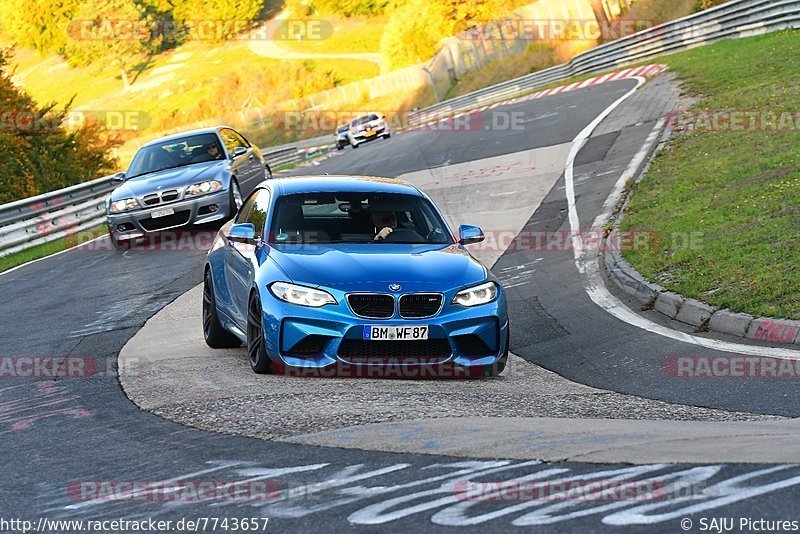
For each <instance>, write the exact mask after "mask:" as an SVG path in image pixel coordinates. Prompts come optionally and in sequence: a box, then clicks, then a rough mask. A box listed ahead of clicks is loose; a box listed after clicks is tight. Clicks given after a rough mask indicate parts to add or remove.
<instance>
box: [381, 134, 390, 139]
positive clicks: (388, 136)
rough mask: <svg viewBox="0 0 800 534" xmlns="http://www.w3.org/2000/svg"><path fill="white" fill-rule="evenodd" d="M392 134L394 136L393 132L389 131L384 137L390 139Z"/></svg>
mask: <svg viewBox="0 0 800 534" xmlns="http://www.w3.org/2000/svg"><path fill="white" fill-rule="evenodd" d="M391 136H392V134H390V133H388V134H386V135H384V136H383V138H384V139H389V138H390V137H391Z"/></svg>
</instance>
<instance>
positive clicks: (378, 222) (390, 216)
mask: <svg viewBox="0 0 800 534" xmlns="http://www.w3.org/2000/svg"><path fill="white" fill-rule="evenodd" d="M370 216H371V218H372V225H373V226H374V227H375V238H374V239H373V241H383V240H384V239H386V238H387V237H388V236H389V234H391V233H392V232H394V231H395V229H396V228H397V215H396V214H395V213H394V212H393V211H372V212H370Z"/></svg>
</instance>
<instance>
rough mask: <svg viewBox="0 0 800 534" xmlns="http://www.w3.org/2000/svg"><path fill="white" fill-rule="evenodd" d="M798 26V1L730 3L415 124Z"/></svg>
mask: <svg viewBox="0 0 800 534" xmlns="http://www.w3.org/2000/svg"><path fill="white" fill-rule="evenodd" d="M787 28H800V0H732V1H731V2H728V3H725V4H722V5H720V6H717V7H714V8H711V9H708V10H705V11H701V12H699V13H695V14H694V15H690V16H688V17H684V18H681V19H677V20H674V21H671V22H667V23H665V24H662V25H660V26H655V27H653V28H650V29H647V30H644V31H642V32H639V33H636V34H633V35H630V36H627V37H623V38H621V39H618V40H616V41H613V42H611V43H608V44H604V45H601V46H598V47H596V48H592V49H591V50H587V51H586V52H583V53H581V54H578V55H577V56H575V57H574V58H573V59H572V60H570V61H569V62H568V63H564V64H562V65H557V66H555V67H551V68H549V69H545V70H541V71H539V72H535V73H533V74H528V75H526V76H522V77H520V78H516V79H513V80H509V81H506V82H502V83H499V84H497V85H493V86H491V87H486V88H484V89H479V90H477V91H473V92H471V93H468V94H466V95H462V96H459V97H456V98H452V99H450V100H447V101H445V102H442V103H440V104H436V105H434V106H431V107H428V108H425V109H422V110H419V111H418V112H417V113H416V114H415V115H413V116H412V117H411V121H412V124H419V123H423V122H427V121H430V120H436V119H439V118H442V117H446V116H449V115H451V114H453V113H458V112H461V111H467V110H472V109H475V108H477V107H480V106H484V105H486V104H491V103H494V102H499V101H502V100H506V99H509V98H514V97H516V96H520V95H523V94H525V93H528V92H531V91H534V90H536V89H541V88H542V87H547V86H548V85H551V84H553V83H556V82H560V81H562V80H565V79H568V78H573V77H576V76H582V75H585V74H591V73H599V72H603V71H606V70H611V69H614V68H617V67H623V66H626V65H633V64H636V63H640V62H644V61H648V60H652V59H654V58H657V57H659V56H663V55H666V54H671V53H674V52H680V51H682V50H688V49H690V48H695V47H698V46H702V45H705V44H709V43H714V42H717V41H721V40H723V39H734V38H739V37H749V36H753V35H760V34H763V33H768V32H771V31H776V30H782V29H787Z"/></svg>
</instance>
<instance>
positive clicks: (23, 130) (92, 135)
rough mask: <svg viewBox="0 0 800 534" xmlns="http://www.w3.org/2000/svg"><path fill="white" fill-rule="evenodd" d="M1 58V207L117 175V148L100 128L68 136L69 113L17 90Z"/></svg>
mask: <svg viewBox="0 0 800 534" xmlns="http://www.w3.org/2000/svg"><path fill="white" fill-rule="evenodd" d="M6 67H7V63H6V57H5V55H4V54H0V204H3V203H5V202H11V201H13V200H19V199H22V198H28V197H31V196H34V195H38V194H40V193H45V192H48V191H52V190H55V189H60V188H62V187H66V186H68V185H73V184H77V183H80V182H85V181H87V180H90V179H92V178H98V177H100V176H102V175H105V174H109V173H111V172H114V170H116V164H117V162H116V160H115V159H114V158H112V157H111V156H110V151H111V149H112V148H113V147H114V146H115V145H116V144H117V142H116V141H115V140H113V139H109V138H107V137H106V136H105V135H104V134H103V132H102V131H101V126H100V125H99V124H97V123H84V124H83V125H82V126H81V127H80V128H77V129H75V130H72V131H69V132H67V131H65V130H64V129H63V128H62V127H61V123H62V120H63V118H64V116H65V114H66V113H67V111H61V112H56V111H54V109H53V106H52V105H50V106H44V107H39V106H38V105H37V104H36V103H35V102H34V101H33V100H32V99H31V98H30V96H28V95H27V94H26V93H25V92H23V91H21V90H20V89H19V88H17V87H16V86H15V85H14V84H13V83H12V81H11V78H10V77H9V75H8V74H7V72H6Z"/></svg>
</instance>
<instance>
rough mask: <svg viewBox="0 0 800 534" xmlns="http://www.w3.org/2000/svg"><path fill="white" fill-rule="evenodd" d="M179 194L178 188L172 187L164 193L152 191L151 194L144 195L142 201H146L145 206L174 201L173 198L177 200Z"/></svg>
mask: <svg viewBox="0 0 800 534" xmlns="http://www.w3.org/2000/svg"><path fill="white" fill-rule="evenodd" d="M178 196H179V194H178V190H177V189H170V190H169V191H164V192H162V193H151V194H149V195H145V196H144V197H142V202H144V205H145V206H155V205H156V204H160V203H161V202H172V201H173V200H176V199H177V198H178Z"/></svg>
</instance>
